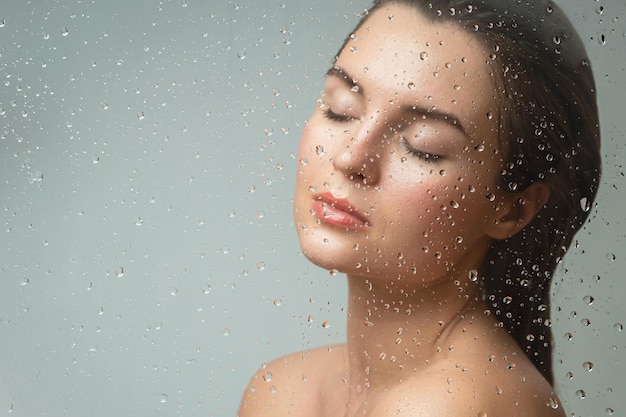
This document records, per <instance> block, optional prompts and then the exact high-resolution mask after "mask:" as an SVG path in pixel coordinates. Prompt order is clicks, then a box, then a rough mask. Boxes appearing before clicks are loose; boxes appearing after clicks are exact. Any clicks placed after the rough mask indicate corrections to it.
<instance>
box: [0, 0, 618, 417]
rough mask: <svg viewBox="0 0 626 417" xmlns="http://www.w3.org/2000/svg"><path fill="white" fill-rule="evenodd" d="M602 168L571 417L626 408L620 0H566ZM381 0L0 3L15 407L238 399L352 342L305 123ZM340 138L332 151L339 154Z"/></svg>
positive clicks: (577, 322)
mask: <svg viewBox="0 0 626 417" xmlns="http://www.w3.org/2000/svg"><path fill="white" fill-rule="evenodd" d="M559 4H561V5H562V7H563V8H564V10H565V11H566V12H567V14H568V16H569V17H570V18H571V19H572V21H573V22H574V24H575V26H576V27H577V28H578V30H579V31H580V35H581V37H582V39H583V41H584V43H585V46H586V48H587V50H588V53H589V56H590V58H591V62H592V66H593V69H594V72H595V77H596V82H597V91H598V98H599V103H600V114H601V128H602V141H603V145H602V146H603V148H602V156H603V158H604V162H603V163H604V173H603V179H602V185H601V188H600V192H599V197H598V200H597V202H596V204H595V205H594V207H593V208H592V210H593V211H592V214H591V216H590V218H589V220H588V222H587V225H586V226H585V227H584V228H583V229H582V230H581V231H580V232H579V233H578V235H577V237H576V241H575V244H574V245H573V246H572V248H571V250H570V252H569V253H568V255H567V256H566V257H565V260H564V262H563V266H562V267H561V268H560V269H559V273H558V275H557V276H556V277H555V278H554V284H555V285H554V287H553V293H554V295H553V299H552V309H553V313H552V331H553V336H554V339H555V354H554V375H555V385H556V388H557V390H558V392H559V395H560V397H561V400H562V402H563V403H564V407H565V409H566V410H567V412H568V415H576V416H587V415H594V416H600V415H624V414H626V402H625V400H624V397H625V394H626V393H625V392H624V388H623V384H622V383H621V382H620V381H621V380H622V379H623V378H622V373H623V372H624V371H625V370H624V364H623V356H624V350H625V349H626V343H625V341H624V332H623V330H622V329H623V325H624V324H626V318H625V317H626V316H625V311H624V307H623V303H622V299H623V293H624V291H625V290H626V288H625V284H624V280H623V279H622V271H623V269H624V265H625V264H626V259H625V256H626V254H625V253H624V250H623V246H624V245H623V241H624V237H625V236H626V224H625V223H624V219H623V215H622V209H621V207H622V206H623V205H624V197H623V192H622V189H623V188H624V187H625V186H626V179H625V178H624V166H623V165H624V163H623V159H624V157H625V156H626V149H625V147H624V141H623V137H624V133H625V132H624V126H623V124H622V118H623V105H622V102H623V97H624V96H626V84H625V83H624V71H626V68H625V64H624V60H623V57H624V56H626V42H625V37H626V25H625V23H624V22H625V20H626V16H625V12H626V8H625V7H624V4H623V3H622V0H598V1H595V0H575V1H574V0H570V1H567V2H565V1H560V2H559ZM369 5H370V2H366V1H350V2H333V1H329V0H323V1H317V2H302V3H290V2H281V1H273V0H272V1H265V2H262V4H261V3H259V2H252V1H251V0H244V1H240V2H230V1H228V2H216V1H209V2H201V1H192V0H175V1H159V2H151V1H147V0H144V1H140V0H134V1H122V0H115V1H109V2H85V1H80V0H75V1H54V0H43V1H34V2H24V1H8V2H4V3H3V4H2V5H1V6H0V81H1V84H0V170H1V172H2V175H1V181H0V202H1V205H0V208H1V211H0V222H1V223H2V239H0V279H1V280H2V291H0V414H2V413H5V414H9V413H10V414H11V415H17V416H30V415H55V416H62V415H67V416H80V415H94V414H96V415H102V416H109V415H110V416H114V415H126V416H142V415H163V416H166V415H167V416H169V415H174V414H181V415H198V414H204V415H210V416H226V415H235V414H236V410H237V408H238V406H239V401H240V399H241V395H242V392H243V390H244V389H245V387H246V385H247V383H248V380H249V378H250V376H251V375H252V373H253V372H254V370H255V369H257V368H259V367H260V366H262V364H263V363H264V362H265V361H269V360H271V359H273V358H276V357H279V356H281V355H284V354H287V353H290V352H295V351H299V350H303V349H308V348H312V347H316V346H321V345H325V344H331V343H338V342H341V341H343V339H344V337H345V331H344V324H345V310H346V294H345V290H346V289H345V282H344V278H343V276H342V274H335V273H334V272H333V271H331V272H329V271H326V270H323V269H321V268H318V267H315V266H313V265H312V264H310V263H309V262H308V261H307V260H306V259H305V258H304V256H303V255H302V254H301V253H300V250H299V245H298V241H297V238H296V234H295V231H294V221H293V219H292V198H293V196H292V194H293V188H294V181H295V173H296V170H297V169H298V166H299V165H300V164H302V163H303V161H300V160H298V158H297V147H298V142H299V138H300V134H301V132H302V130H303V128H304V126H305V125H306V123H307V119H308V117H309V115H310V112H311V110H312V109H313V108H314V107H315V100H316V98H317V97H318V96H319V92H320V90H321V89H322V88H323V82H324V74H325V72H326V70H327V68H328V66H329V65H331V63H332V60H333V58H334V55H335V53H336V52H337V49H338V47H339V46H340V44H341V42H342V41H343V39H344V37H345V35H346V34H347V33H348V32H349V31H350V30H351V29H352V28H353V27H354V25H355V24H356V22H357V21H358V19H359V17H360V16H361V14H362V13H363V11H364V10H365V9H366V8H367V7H369ZM321 151H322V150H321Z"/></svg>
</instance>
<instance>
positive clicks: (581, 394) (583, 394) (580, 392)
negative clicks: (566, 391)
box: [576, 389, 587, 400]
mask: <svg viewBox="0 0 626 417" xmlns="http://www.w3.org/2000/svg"><path fill="white" fill-rule="evenodd" d="M576 396H577V397H578V398H580V399H581V400H584V399H585V398H587V393H586V392H585V390H582V389H579V390H578V391H576Z"/></svg>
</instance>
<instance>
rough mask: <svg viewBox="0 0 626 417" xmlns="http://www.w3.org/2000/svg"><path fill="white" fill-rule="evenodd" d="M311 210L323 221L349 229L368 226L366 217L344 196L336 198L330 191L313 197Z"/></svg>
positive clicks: (359, 228)
mask: <svg viewBox="0 0 626 417" xmlns="http://www.w3.org/2000/svg"><path fill="white" fill-rule="evenodd" d="M312 207H313V212H314V213H315V216H316V217H317V218H318V219H319V220H320V221H322V222H323V223H326V224H329V225H332V226H336V227H340V228H343V229H349V230H363V229H366V228H368V227H370V226H371V225H370V223H369V221H368V220H367V218H366V217H365V216H364V215H363V214H361V213H359V212H358V211H357V209H356V208H355V207H354V206H353V205H352V204H350V202H349V201H348V200H347V199H345V198H336V197H335V196H333V195H332V194H331V193H323V194H317V195H315V196H314V197H313V203H312Z"/></svg>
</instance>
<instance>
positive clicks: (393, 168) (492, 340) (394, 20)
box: [239, 5, 564, 417]
mask: <svg viewBox="0 0 626 417" xmlns="http://www.w3.org/2000/svg"><path fill="white" fill-rule="evenodd" d="M492 52H493V51H486V50H484V49H483V48H482V47H481V44H480V42H479V41H478V40H477V39H476V38H474V37H473V36H472V35H471V34H469V33H467V32H465V31H463V30H461V29H459V28H457V27H456V26H452V25H447V24H440V23H434V22H429V21H427V20H426V19H425V18H424V17H422V16H421V15H420V14H419V13H418V12H416V11H414V10H413V9H411V8H408V7H406V6H403V5H391V6H388V7H385V8H383V9H380V10H378V11H376V12H374V13H372V14H371V15H370V17H369V19H368V20H367V22H366V23H365V24H364V25H363V26H362V27H361V28H360V29H359V30H357V32H356V33H354V34H353V35H352V37H351V40H350V41H348V43H347V45H346V47H345V48H344V49H343V50H342V52H341V53H340V55H339V57H338V59H337V62H336V65H335V67H334V68H333V69H331V70H330V71H329V73H328V76H327V80H326V85H325V89H324V93H323V97H322V98H321V99H320V101H319V103H318V107H317V109H316V110H315V111H314V113H313V115H312V116H311V118H310V120H309V123H308V125H307V127H306V128H305V130H304V132H303V135H302V140H301V144H300V151H299V158H300V166H299V170H298V177H297V181H296V192H295V197H294V208H295V210H294V212H295V220H296V225H297V229H298V235H299V239H300V244H301V247H302V251H303V253H304V254H305V255H306V256H307V257H308V258H309V259H310V260H311V261H312V262H314V263H315V264H317V265H319V266H322V267H324V268H327V269H336V270H338V271H341V272H343V273H345V274H346V275H347V280H348V291H349V292H348V312H347V343H346V344H344V345H337V346H330V347H324V348H319V349H315V350H310V351H305V352H300V353H295V354H292V355H289V356H286V357H283V358H280V359H277V360H275V361H273V362H271V363H270V364H268V365H267V366H266V367H264V368H263V369H261V370H259V371H258V373H257V374H256V375H255V376H254V377H253V378H252V380H251V382H250V385H249V387H248V388H247V389H246V391H245V394H244V397H243V400H242V403H241V407H240V410H239V416H240V417H252V416H254V417H262V416H268V417H269V416H271V417H283V416H298V417H341V416H344V417H347V416H350V417H352V416H369V417H382V416H411V417H422V416H423V417H427V416H428V417H433V416H468V417H477V416H479V417H491V416H498V417H500V416H525V417H538V416H542V417H545V416H549V417H550V416H552V417H563V416H564V412H563V409H562V407H561V406H560V405H559V403H558V400H557V398H556V395H555V394H554V393H553V391H552V388H551V386H550V385H549V384H548V382H547V381H546V380H545V379H544V378H543V376H542V375H541V374H540V373H539V371H537V370H536V368H535V367H534V365H533V364H532V363H531V362H530V361H529V360H528V359H527V358H526V356H525V354H524V353H523V352H522V351H521V349H520V348H519V347H518V346H517V344H516V343H515V341H514V340H513V339H512V338H511V337H510V336H509V335H508V334H507V333H506V331H505V330H503V329H502V328H501V327H500V326H499V325H498V323H497V322H496V320H495V319H494V318H493V317H492V316H491V315H490V314H489V313H488V309H487V307H486V305H485V304H484V303H483V301H482V300H481V299H480V295H479V290H478V284H477V283H476V279H475V270H476V269H477V268H478V267H479V265H480V263H481V261H482V259H483V257H484V256H485V253H486V251H487V250H488V248H489V245H490V242H492V241H493V240H494V239H503V238H506V237H509V236H512V235H513V234H515V233H517V232H519V231H520V230H521V229H523V228H524V226H526V225H527V224H528V223H529V222H530V221H531V220H532V218H533V217H534V216H535V214H536V213H537V211H538V210H539V209H540V208H541V207H542V206H543V204H544V203H545V201H546V200H547V198H548V196H549V194H548V191H547V188H546V187H545V186H544V185H543V184H541V183H536V184H534V185H532V186H531V187H529V188H528V189H526V190H524V191H523V192H520V193H517V194H513V193H510V192H504V191H502V190H501V188H502V187H501V185H500V182H499V178H498V176H499V172H500V170H501V167H502V164H503V154H504V151H503V150H502V149H500V147H499V141H498V123H497V120H498V117H497V116H498V111H499V107H498V102H497V94H496V91H495V87H494V82H493V77H492V71H495V70H496V69H495V68H493V67H492V66H491V65H490V62H491V59H490V56H489V54H490V53H492Z"/></svg>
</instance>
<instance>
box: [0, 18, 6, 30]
mask: <svg viewBox="0 0 626 417" xmlns="http://www.w3.org/2000/svg"><path fill="white" fill-rule="evenodd" d="M6 25H7V21H6V20H5V19H0V28H3V27H5V26H6Z"/></svg>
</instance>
